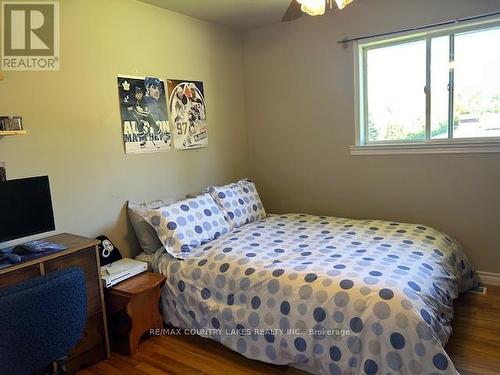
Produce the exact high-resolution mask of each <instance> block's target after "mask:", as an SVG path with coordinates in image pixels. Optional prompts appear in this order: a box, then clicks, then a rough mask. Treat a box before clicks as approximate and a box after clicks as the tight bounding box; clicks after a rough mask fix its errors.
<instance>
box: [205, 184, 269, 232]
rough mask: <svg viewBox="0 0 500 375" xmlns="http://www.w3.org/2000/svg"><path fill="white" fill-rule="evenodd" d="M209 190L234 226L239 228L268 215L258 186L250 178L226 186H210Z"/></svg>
mask: <svg viewBox="0 0 500 375" xmlns="http://www.w3.org/2000/svg"><path fill="white" fill-rule="evenodd" d="M208 192H209V193H210V194H211V195H212V197H213V198H214V200H215V201H216V202H217V203H218V204H219V206H220V207H222V208H223V210H224V211H225V213H226V218H227V219H228V221H229V222H230V223H231V225H232V226H233V227H236V228H238V227H241V226H242V225H245V224H248V223H252V222H254V221H257V220H261V219H263V218H265V217H266V211H265V210H264V206H263V205H262V201H261V200H260V197H259V193H258V192H257V188H256V187H255V184H254V183H253V182H252V181H250V180H241V181H238V182H235V183H232V184H229V185H225V186H210V187H209V188H208Z"/></svg>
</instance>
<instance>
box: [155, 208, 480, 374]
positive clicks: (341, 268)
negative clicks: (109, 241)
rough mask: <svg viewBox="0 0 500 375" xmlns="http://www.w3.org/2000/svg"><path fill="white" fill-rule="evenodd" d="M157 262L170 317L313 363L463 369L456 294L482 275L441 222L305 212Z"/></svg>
mask: <svg viewBox="0 0 500 375" xmlns="http://www.w3.org/2000/svg"><path fill="white" fill-rule="evenodd" d="M156 268H157V269H158V270H159V271H160V272H161V273H163V274H164V275H165V276H166V277H167V282H166V284H165V286H164V288H163V289H162V307H163V314H164V320H165V322H166V323H167V324H170V325H172V326H175V327H179V328H185V329H189V330H190V331H188V332H189V333H196V334H199V335H201V336H204V337H209V338H211V339H213V340H216V341H219V342H221V343H222V344H223V345H225V346H227V347H229V348H231V349H232V350H234V351H236V352H238V353H241V354H242V355H244V356H246V357H248V358H251V359H255V360H260V361H264V362H268V363H273V364H279V365H291V366H294V367H300V368H302V369H305V370H307V371H309V372H311V373H315V374H368V375H375V374H382V375H384V374H389V373H390V374H393V373H400V374H433V375H434V374H456V370H455V367H454V365H453V363H452V362H451V360H450V358H449V357H448V355H447V354H446V352H445V350H444V345H445V344H446V342H447V340H448V338H449V336H450V334H451V321H452V318H453V300H454V299H455V298H457V296H458V295H459V293H460V292H464V291H466V290H468V289H470V288H471V287H473V286H475V285H477V280H476V277H475V272H474V269H473V268H472V266H471V264H470V263H469V261H468V260H467V257H466V256H465V254H464V252H463V251H462V249H461V247H460V245H459V244H458V243H457V242H456V241H454V240H453V239H452V238H451V237H449V236H447V235H446V234H444V233H441V232H438V231H437V230H435V229H432V228H430V227H427V226H425V225H414V224H404V223H394V222H385V221H377V220H362V221H361V220H351V219H345V218H335V217H324V216H312V215H301V214H288V215H281V216H270V217H268V218H266V219H264V220H261V221H259V222H256V223H252V224H247V225H245V226H243V227H241V228H239V229H237V230H235V231H233V232H231V233H229V234H227V235H224V236H222V237H220V238H218V239H217V240H214V241H212V242H211V243H209V244H208V245H206V246H202V247H200V248H198V249H196V250H195V251H194V252H193V254H192V255H191V256H190V257H189V258H188V259H187V260H184V261H181V260H174V259H172V258H171V257H167V256H159V257H158V258H157V260H156Z"/></svg>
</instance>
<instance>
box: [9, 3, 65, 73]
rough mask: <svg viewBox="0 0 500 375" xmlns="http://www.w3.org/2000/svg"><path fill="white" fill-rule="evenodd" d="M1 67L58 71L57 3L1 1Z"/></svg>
mask: <svg viewBox="0 0 500 375" xmlns="http://www.w3.org/2000/svg"><path fill="white" fill-rule="evenodd" d="M2 70H59V2H57V1H42V2H38V1H37V2H33V1H4V2H2Z"/></svg>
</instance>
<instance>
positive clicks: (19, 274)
mask: <svg viewBox="0 0 500 375" xmlns="http://www.w3.org/2000/svg"><path fill="white" fill-rule="evenodd" d="M40 275H41V273H40V265H39V264H35V265H33V266H29V267H24V268H21V269H19V270H17V271H12V272H8V273H4V274H3V275H1V276H0V288H5V287H8V286H11V285H15V284H19V283H22V282H23V281H26V280H29V279H32V278H34V277H37V276H40Z"/></svg>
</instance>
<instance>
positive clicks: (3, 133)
mask: <svg viewBox="0 0 500 375" xmlns="http://www.w3.org/2000/svg"><path fill="white" fill-rule="evenodd" d="M26 134H28V132H27V131H26V130H0V137H3V136H7V135H26Z"/></svg>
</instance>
